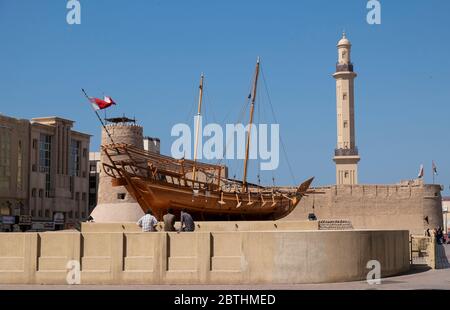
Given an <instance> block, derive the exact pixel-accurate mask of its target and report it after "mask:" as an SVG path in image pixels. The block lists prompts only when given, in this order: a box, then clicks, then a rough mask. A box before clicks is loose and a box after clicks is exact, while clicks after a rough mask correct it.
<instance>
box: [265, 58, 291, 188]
mask: <svg viewBox="0 0 450 310" xmlns="http://www.w3.org/2000/svg"><path fill="white" fill-rule="evenodd" d="M261 75H262V78H263V81H264V88H265V90H266V93H267V99H268V100H269V105H270V109H271V111H272V115H273V118H274V120H275V122H276V123H277V124H278V120H277V117H276V115H275V110H274V108H273V105H272V100H271V98H270V94H269V89H268V87H267V82H266V77H265V75H264V71H263V68H262V66H261ZM280 142H281V148H282V150H283V154H284V156H285V158H286V162H287V165H288V168H289V173H290V175H291V178H292V180H293V181H294V183H297V181H296V178H295V175H294V172H293V170H292V166H291V163H290V162H289V157H288V156H287V152H286V147H285V145H284V141H283V138H282V137H281V134H280ZM273 180H275V179H273ZM274 183H275V181H274Z"/></svg>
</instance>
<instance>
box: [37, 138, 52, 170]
mask: <svg viewBox="0 0 450 310" xmlns="http://www.w3.org/2000/svg"><path fill="white" fill-rule="evenodd" d="M51 156H52V136H49V135H45V134H41V137H40V140H39V172H43V173H50V164H51Z"/></svg>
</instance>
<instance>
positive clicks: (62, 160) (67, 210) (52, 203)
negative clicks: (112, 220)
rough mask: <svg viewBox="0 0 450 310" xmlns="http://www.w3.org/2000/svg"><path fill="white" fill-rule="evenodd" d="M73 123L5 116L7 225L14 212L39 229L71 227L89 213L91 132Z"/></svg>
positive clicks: (2, 150) (2, 201) (1, 176)
mask: <svg viewBox="0 0 450 310" xmlns="http://www.w3.org/2000/svg"><path fill="white" fill-rule="evenodd" d="M73 124H74V122H73V121H71V120H67V119H62V118H58V117H45V118H33V119H32V120H31V121H29V120H23V119H15V118H12V117H7V116H3V115H0V145H1V147H0V213H1V215H2V222H3V226H5V227H3V228H4V229H5V228H6V229H11V228H12V227H10V226H12V225H11V224H12V223H11V222H12V221H11V216H17V217H18V219H19V220H17V219H16V223H17V222H18V221H19V222H23V223H22V224H25V223H28V224H31V225H32V228H33V229H36V230H53V229H62V228H64V227H71V226H73V225H75V224H76V223H77V222H79V221H80V220H82V219H85V218H86V217H87V216H88V211H89V210H88V188H89V178H88V169H89V158H88V154H89V143H90V135H88V134H85V133H81V132H77V131H75V130H73V129H72V127H73ZM5 220H6V222H7V223H9V224H6V223H5ZM30 220H31V221H32V223H29V221H30ZM31 225H28V226H31ZM28 228H30V227H28Z"/></svg>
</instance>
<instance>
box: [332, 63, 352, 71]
mask: <svg viewBox="0 0 450 310" xmlns="http://www.w3.org/2000/svg"><path fill="white" fill-rule="evenodd" d="M336 72H353V64H352V63H349V64H340V63H337V64H336Z"/></svg>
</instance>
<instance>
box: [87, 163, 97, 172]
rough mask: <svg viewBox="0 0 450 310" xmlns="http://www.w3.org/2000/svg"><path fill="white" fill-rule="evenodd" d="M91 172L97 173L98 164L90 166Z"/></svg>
mask: <svg viewBox="0 0 450 310" xmlns="http://www.w3.org/2000/svg"><path fill="white" fill-rule="evenodd" d="M89 171H90V172H97V163H95V164H91V165H90V166H89Z"/></svg>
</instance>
